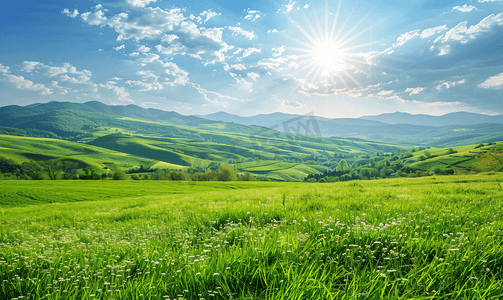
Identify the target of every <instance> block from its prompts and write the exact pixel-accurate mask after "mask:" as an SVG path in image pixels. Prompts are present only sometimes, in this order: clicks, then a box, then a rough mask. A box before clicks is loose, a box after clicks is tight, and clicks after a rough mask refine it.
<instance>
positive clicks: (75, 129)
mask: <svg viewBox="0 0 503 300" xmlns="http://www.w3.org/2000/svg"><path fill="white" fill-rule="evenodd" d="M132 120H133V121H138V120H141V121H143V122H131V121H132ZM165 125H171V127H167V126H165ZM181 126H182V127H181ZM97 128H102V129H104V128H107V130H108V129H112V130H114V131H112V132H130V133H134V134H142V135H152V136H162V137H177V138H186V137H188V138H199V137H198V136H197V135H191V134H193V132H189V131H187V128H193V129H202V130H209V131H213V132H228V133H243V134H253V135H271V130H270V129H272V130H274V131H278V132H283V133H298V134H310V135H318V136H324V137H339V138H343V139H348V138H362V139H372V140H381V141H386V142H388V143H394V144H402V145H416V146H417V145H423V146H430V147H449V146H462V145H468V144H478V143H481V142H485V143H487V142H494V141H499V140H501V132H503V118H502V117H501V116H486V115H480V114H470V113H453V114H447V115H444V116H428V115H410V114H405V113H394V114H383V115H379V116H369V117H362V118H357V119H351V118H336V119H329V118H323V117H316V116H311V115H306V116H300V115H294V114H285V113H278V112H277V113H271V114H262V115H256V116H251V117H240V116H237V115H233V114H229V113H224V112H219V113H215V114H211V115H207V116H183V115H180V114H178V113H176V112H168V111H163V110H158V109H145V108H141V107H138V106H135V105H126V106H121V105H117V106H108V105H105V104H103V103H101V102H97V101H91V102H86V103H71V102H49V103H43V104H40V103H39V104H33V105H29V106H24V107H21V106H15V105H11V106H6V107H0V133H3V134H12V135H19V136H32V137H55V138H61V139H66V140H73V141H91V140H93V139H94V138H96V137H97V136H102V135H107V134H110V132H100V133H98V132H97V131H99V130H96V129H97Z"/></svg>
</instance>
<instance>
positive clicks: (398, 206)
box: [0, 173, 503, 299]
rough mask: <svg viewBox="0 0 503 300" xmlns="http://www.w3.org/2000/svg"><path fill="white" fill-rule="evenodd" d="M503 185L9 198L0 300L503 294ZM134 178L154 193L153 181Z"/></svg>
mask: <svg viewBox="0 0 503 300" xmlns="http://www.w3.org/2000/svg"><path fill="white" fill-rule="evenodd" d="M502 181H503V176H502V175H501V174H499V173H498V174H495V175H487V174H486V175H472V176H446V177H425V178H408V179H387V180H379V181H358V182H340V183H335V184H307V183H295V184H286V185H284V186H280V187H270V188H267V189H241V190H239V192H236V191H211V192H210V191H204V192H199V193H192V194H183V195H176V194H175V195H152V196H140V195H137V194H132V196H131V197H129V198H122V199H113V200H108V201H87V202H74V203H54V204H41V205H34V206H28V207H6V206H3V208H0V285H1V287H0V295H1V296H0V298H2V299H12V298H18V299H21V298H23V297H24V298H23V299H397V298H400V299H500V298H501V297H503V233H502V229H503V216H502V204H503V203H502V202H503V201H502V193H503V190H502V188H501V187H500V186H499V183H500V182H502ZM10 183H11V182H9V184H10ZM44 183H45V182H44ZM64 183H65V182H62V183H61V184H64ZM19 184H25V185H26V186H27V187H28V186H29V185H32V184H33V182H26V181H23V182H20V183H19ZM125 184H126V183H125ZM127 184H131V185H133V186H135V187H136V188H137V189H141V188H146V187H148V189H150V191H151V192H152V193H153V194H155V193H154V192H155V189H154V188H153V187H152V186H149V183H148V182H139V183H138V185H135V184H134V183H132V182H127ZM163 184H164V185H166V186H169V185H170V184H172V185H175V184H176V183H172V182H169V183H163ZM211 184H212V185H214V186H220V185H222V183H218V182H216V183H211ZM234 184H242V183H234ZM60 188H63V187H60ZM1 189H2V190H5V189H8V187H6V186H2V187H1ZM80 192H81V193H86V190H85V189H83V190H81V191H80ZM34 197H36V195H35V196H34ZM86 199H88V198H86ZM101 199H102V198H97V199H95V200H101ZM89 200H90V199H89ZM44 201H45V200H44ZM20 296H21V297H20Z"/></svg>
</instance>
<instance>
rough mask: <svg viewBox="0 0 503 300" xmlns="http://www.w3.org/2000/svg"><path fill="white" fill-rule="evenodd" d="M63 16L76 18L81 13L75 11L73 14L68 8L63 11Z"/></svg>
mask: <svg viewBox="0 0 503 300" xmlns="http://www.w3.org/2000/svg"><path fill="white" fill-rule="evenodd" d="M61 13H62V14H64V15H67V16H69V17H70V18H76V17H77V16H78V15H79V11H78V10H76V9H74V10H73V12H71V11H70V10H69V9H68V8H65V9H63V11H61Z"/></svg>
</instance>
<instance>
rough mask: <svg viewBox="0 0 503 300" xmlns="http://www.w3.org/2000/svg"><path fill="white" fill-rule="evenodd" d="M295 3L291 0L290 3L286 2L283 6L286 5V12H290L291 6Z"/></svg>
mask: <svg viewBox="0 0 503 300" xmlns="http://www.w3.org/2000/svg"><path fill="white" fill-rule="evenodd" d="M294 5H295V2H292V0H290V3H288V4H286V5H285V7H286V12H287V13H288V12H290V11H291V10H292V9H293V6H294Z"/></svg>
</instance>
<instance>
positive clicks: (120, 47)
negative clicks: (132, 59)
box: [114, 44, 126, 51]
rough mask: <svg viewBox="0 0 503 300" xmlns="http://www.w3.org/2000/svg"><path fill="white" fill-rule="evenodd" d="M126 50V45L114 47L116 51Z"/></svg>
mask: <svg viewBox="0 0 503 300" xmlns="http://www.w3.org/2000/svg"><path fill="white" fill-rule="evenodd" d="M124 48H126V45H124V44H123V45H120V46H118V47H114V49H115V51H119V50H121V49H124Z"/></svg>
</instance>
